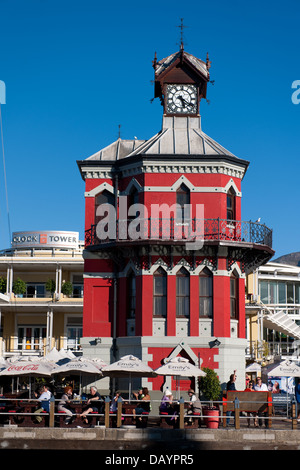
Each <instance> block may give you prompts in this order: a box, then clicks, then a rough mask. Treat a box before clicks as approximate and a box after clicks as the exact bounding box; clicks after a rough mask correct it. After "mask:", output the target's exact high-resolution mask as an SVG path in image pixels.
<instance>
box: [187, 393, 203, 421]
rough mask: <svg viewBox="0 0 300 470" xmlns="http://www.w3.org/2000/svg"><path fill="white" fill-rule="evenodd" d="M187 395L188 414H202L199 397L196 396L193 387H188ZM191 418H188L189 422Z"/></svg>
mask: <svg viewBox="0 0 300 470" xmlns="http://www.w3.org/2000/svg"><path fill="white" fill-rule="evenodd" d="M188 394H189V397H190V402H189V405H188V412H187V414H188V415H201V414H202V405H201V401H200V400H199V398H197V397H196V395H195V392H194V390H193V389H191V388H190V389H189V391H188ZM191 421H192V419H191V418H190V419H189V422H191Z"/></svg>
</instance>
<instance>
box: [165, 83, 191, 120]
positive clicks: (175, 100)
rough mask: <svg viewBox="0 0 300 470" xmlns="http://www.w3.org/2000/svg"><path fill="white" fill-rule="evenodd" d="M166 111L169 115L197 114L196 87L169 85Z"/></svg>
mask: <svg viewBox="0 0 300 470" xmlns="http://www.w3.org/2000/svg"><path fill="white" fill-rule="evenodd" d="M166 104H167V106H166V111H167V113H168V114H197V88H196V86H195V85H179V84H178V85H177V84H176V85H167V92H166Z"/></svg>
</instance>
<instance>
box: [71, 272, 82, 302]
mask: <svg viewBox="0 0 300 470" xmlns="http://www.w3.org/2000/svg"><path fill="white" fill-rule="evenodd" d="M82 297H83V276H81V275H77V274H75V275H74V276H73V298H74V299H81V298H82Z"/></svg>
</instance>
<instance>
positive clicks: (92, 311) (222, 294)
mask: <svg viewBox="0 0 300 470" xmlns="http://www.w3.org/2000/svg"><path fill="white" fill-rule="evenodd" d="M153 67H154V71H155V80H154V83H155V84H154V96H155V97H158V98H159V99H160V100H161V103H162V106H163V121H162V129H161V131H160V132H158V134H156V135H154V136H153V137H152V138H150V139H149V140H144V141H141V140H123V139H120V138H119V139H118V140H117V141H115V142H113V143H112V144H110V145H109V146H108V147H105V148H103V149H101V150H100V151H98V152H97V153H95V154H94V155H92V156H91V157H89V158H87V159H86V160H82V161H79V162H78V166H79V169H80V172H81V176H82V178H83V180H84V181H85V200H86V210H85V229H86V236H85V250H84V259H85V267H84V273H85V274H84V313H83V336H84V337H83V338H82V346H83V350H84V354H86V355H98V356H100V357H102V358H103V359H104V360H106V361H107V362H108V363H110V362H113V361H115V360H117V359H118V358H120V357H122V356H124V355H126V354H133V355H135V356H137V357H139V358H140V359H142V361H143V362H145V363H148V365H149V366H150V367H152V368H154V369H155V368H157V367H159V366H160V365H161V364H162V363H163V361H164V360H165V359H166V358H172V357H174V356H178V355H181V356H184V357H186V358H188V359H189V360H190V361H191V362H193V363H195V364H197V365H201V366H202V367H210V368H212V369H215V370H216V372H217V373H218V375H219V378H220V380H221V382H222V383H223V382H226V381H227V380H228V377H229V375H230V374H231V373H232V371H233V370H234V369H238V370H239V376H240V380H241V384H240V386H241V387H243V386H244V383H243V376H244V368H245V348H246V339H245V274H246V273H247V272H248V271H250V270H253V269H255V268H256V267H258V266H259V265H261V264H263V263H265V262H267V261H268V260H269V259H270V258H271V257H272V255H273V250H272V231H271V230H270V229H268V228H267V227H266V226H265V225H261V224H257V223H252V222H244V221H241V197H242V192H241V182H242V179H243V178H244V176H245V173H246V170H247V167H248V164H249V162H248V161H246V160H243V159H240V158H238V157H236V156H235V155H233V154H232V153H231V152H230V151H228V150H226V149H225V148H224V147H223V146H222V145H220V144H219V143H217V142H216V141H214V140H213V139H212V138H211V137H209V136H208V135H206V134H205V133H204V132H203V131H202V127H201V120H200V114H199V107H200V101H201V99H202V98H206V92H207V84H208V82H209V81H210V75H209V69H210V62H209V60H208V58H207V59H206V61H202V60H200V59H198V58H196V57H194V56H192V55H191V54H188V53H187V52H185V51H184V49H183V47H181V48H180V50H179V51H178V52H176V53H174V54H172V55H170V56H169V57H166V58H165V59H162V60H159V61H158V60H157V58H155V59H154V61H153ZM165 382H167V384H168V385H169V386H170V388H172V381H171V379H170V378H166V379H165V378H163V377H157V378H155V379H153V378H151V379H143V384H144V385H147V386H148V388H149V389H150V390H153V391H154V390H160V389H161V387H162V386H163V384H164V383H165ZM190 385H193V386H194V387H196V386H197V384H194V383H192V384H190V382H187V383H186V387H187V388H188V387H189V386H190ZM101 386H102V385H101ZM238 386H239V384H238ZM102 388H103V387H102Z"/></svg>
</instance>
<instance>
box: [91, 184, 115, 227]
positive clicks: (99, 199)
mask: <svg viewBox="0 0 300 470" xmlns="http://www.w3.org/2000/svg"><path fill="white" fill-rule="evenodd" d="M102 204H111V205H112V206H114V205H115V196H114V194H112V193H111V192H109V191H107V190H106V189H105V190H104V191H103V192H102V193H100V194H98V195H97V196H96V197H95V224H97V223H98V222H100V220H102V219H103V218H104V217H105V215H102V216H98V215H97V209H98V207H99V206H101V205H102Z"/></svg>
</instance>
